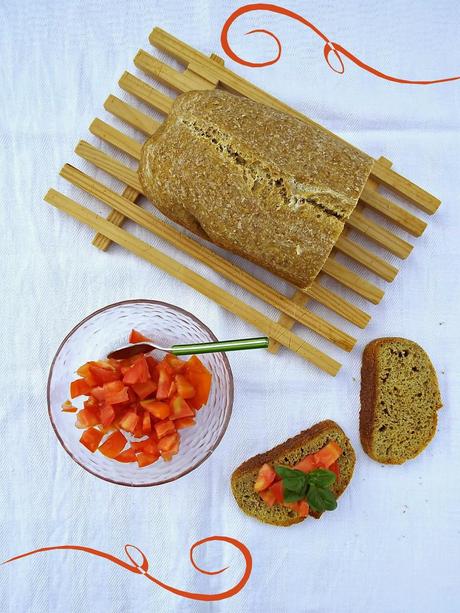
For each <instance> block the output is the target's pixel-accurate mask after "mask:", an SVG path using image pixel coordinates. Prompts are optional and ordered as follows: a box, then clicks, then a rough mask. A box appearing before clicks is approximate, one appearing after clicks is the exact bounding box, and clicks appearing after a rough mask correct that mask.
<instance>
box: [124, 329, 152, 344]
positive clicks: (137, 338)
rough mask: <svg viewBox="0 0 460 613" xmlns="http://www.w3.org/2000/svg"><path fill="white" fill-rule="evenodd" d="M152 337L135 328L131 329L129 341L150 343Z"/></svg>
mask: <svg viewBox="0 0 460 613" xmlns="http://www.w3.org/2000/svg"><path fill="white" fill-rule="evenodd" d="M151 340H152V339H150V338H147V337H146V336H144V335H143V334H141V333H140V332H138V331H137V330H135V329H134V328H133V329H132V330H131V333H130V335H129V338H128V343H148V342H151Z"/></svg>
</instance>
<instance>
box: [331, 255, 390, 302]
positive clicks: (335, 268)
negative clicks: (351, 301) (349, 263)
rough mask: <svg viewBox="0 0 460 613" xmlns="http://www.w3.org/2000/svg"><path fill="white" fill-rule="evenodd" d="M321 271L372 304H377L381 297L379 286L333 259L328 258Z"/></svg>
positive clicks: (381, 292)
mask: <svg viewBox="0 0 460 613" xmlns="http://www.w3.org/2000/svg"><path fill="white" fill-rule="evenodd" d="M322 272H325V273H326V274H328V275H329V276H330V277H332V278H333V279H335V280H336V281H339V282H340V283H342V284H343V285H345V286H346V287H348V288H350V289H352V290H353V291H354V292H356V293H357V294H359V295H360V296H362V297H363V298H365V299H366V300H369V302H372V303H373V304H378V303H379V302H380V301H381V300H382V298H383V294H384V292H383V291H382V290H381V289H380V288H379V287H377V286H376V285H374V284H373V283H370V282H369V281H366V280H365V279H363V278H362V277H360V276H359V275H357V274H356V273H354V272H352V271H351V270H348V268H345V266H342V264H339V263H338V262H335V261H334V260H328V261H327V262H326V263H325V264H324V266H323V270H322Z"/></svg>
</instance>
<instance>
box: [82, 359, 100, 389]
mask: <svg viewBox="0 0 460 613" xmlns="http://www.w3.org/2000/svg"><path fill="white" fill-rule="evenodd" d="M93 364H96V362H86V364H83V365H82V366H80V368H78V369H77V375H80V377H83V379H84V380H85V381H86V383H87V384H88V385H89V386H90V387H94V386H95V385H97V381H96V379H95V378H94V376H93V374H92V372H91V366H92V365H93Z"/></svg>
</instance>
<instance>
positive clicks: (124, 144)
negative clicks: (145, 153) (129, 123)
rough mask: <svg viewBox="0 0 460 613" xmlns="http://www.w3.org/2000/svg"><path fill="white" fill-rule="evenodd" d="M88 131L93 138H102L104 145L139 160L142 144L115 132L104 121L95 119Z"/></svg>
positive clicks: (117, 131)
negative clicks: (106, 144) (107, 144)
mask: <svg viewBox="0 0 460 613" xmlns="http://www.w3.org/2000/svg"><path fill="white" fill-rule="evenodd" d="M89 131H90V132H91V134H94V136H97V137H98V138H102V140H104V141H105V142H106V143H109V144H110V145H112V146H113V147H116V148H117V149H120V150H121V151H124V152H125V153H127V154H128V155H130V156H131V157H133V158H134V159H136V160H140V158H141V151H142V143H139V142H138V141H137V140H135V139H134V138H131V137H130V136H127V135H126V134H125V133H124V132H120V130H117V129H116V128H114V127H113V126H111V125H110V124H108V123H106V122H105V121H102V120H101V119H97V118H96V119H95V120H94V121H93V122H92V123H91V125H90V126H89Z"/></svg>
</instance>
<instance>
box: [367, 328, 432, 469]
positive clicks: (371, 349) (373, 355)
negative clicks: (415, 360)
mask: <svg viewBox="0 0 460 613" xmlns="http://www.w3.org/2000/svg"><path fill="white" fill-rule="evenodd" d="M388 343H410V344H411V345H414V346H417V347H418V348H419V349H421V350H422V351H423V353H424V354H425V356H426V359H427V361H428V365H429V367H430V370H431V374H432V378H433V384H434V385H436V386H438V380H437V376H436V371H435V369H434V367H433V365H432V363H431V360H430V359H429V356H428V355H427V354H426V352H425V351H424V350H423V348H422V347H420V346H419V345H417V343H415V342H414V341H410V340H409V339H406V338H402V337H388V336H386V337H381V338H376V339H374V340H373V341H371V342H370V343H368V345H366V347H365V348H364V351H363V357H362V365H361V390H360V404H361V409H360V414H359V434H360V440H361V445H362V447H363V450H364V451H365V452H366V453H367V455H368V456H369V457H370V458H372V459H373V460H375V461H376V462H379V463H381V464H391V465H394V464H403V463H404V462H406V461H407V460H408V459H412V458H408V457H392V458H391V459H388V460H385V459H383V458H382V457H377V456H376V455H375V454H374V452H373V447H374V445H373V434H374V432H375V421H376V403H377V389H378V383H379V382H378V376H379V371H378V364H377V362H378V361H377V357H378V352H379V350H380V348H381V347H383V346H384V345H385V344H388ZM441 407H442V402H441V401H439V402H438V403H437V405H436V410H438V409H440V408H441ZM436 424H437V416H436V415H435V416H434V427H433V431H432V434H431V436H430V438H429V439H428V440H427V441H426V442H425V444H424V445H422V446H420V448H419V450H418V453H417V455H418V454H420V453H421V452H422V451H423V450H424V449H425V448H426V447H427V446H428V444H429V443H430V442H431V440H432V439H433V437H434V435H435V434H436Z"/></svg>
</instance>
